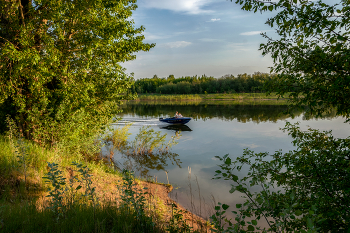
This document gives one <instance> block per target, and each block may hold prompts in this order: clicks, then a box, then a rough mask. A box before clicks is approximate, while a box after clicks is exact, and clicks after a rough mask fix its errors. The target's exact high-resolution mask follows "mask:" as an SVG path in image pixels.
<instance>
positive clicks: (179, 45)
mask: <svg viewBox="0 0 350 233" xmlns="http://www.w3.org/2000/svg"><path fill="white" fill-rule="evenodd" d="M190 44H192V43H191V42H188V41H175V42H169V43H165V44H163V46H164V47H168V48H171V49H173V48H183V47H186V46H189V45H190Z"/></svg>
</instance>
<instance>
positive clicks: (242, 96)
mask: <svg viewBox="0 0 350 233" xmlns="http://www.w3.org/2000/svg"><path fill="white" fill-rule="evenodd" d="M137 99H138V100H163V101H164V100H169V101H171V100H192V101H203V100H253V99H258V100H266V99H270V100H271V99H274V100H276V99H278V95H276V94H270V95H268V96H267V95H266V94H265V93H231V94H226V93H218V94H190V95H185V94H177V95H164V94H140V95H139V96H138V98H137Z"/></svg>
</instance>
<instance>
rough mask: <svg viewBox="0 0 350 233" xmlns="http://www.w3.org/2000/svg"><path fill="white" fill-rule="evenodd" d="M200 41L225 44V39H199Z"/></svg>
mask: <svg viewBox="0 0 350 233" xmlns="http://www.w3.org/2000/svg"><path fill="white" fill-rule="evenodd" d="M199 40H200V41H203V42H223V41H224V40H223V39H213V38H201V39H199Z"/></svg>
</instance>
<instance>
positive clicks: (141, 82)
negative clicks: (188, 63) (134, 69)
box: [131, 72, 277, 94]
mask: <svg viewBox="0 0 350 233" xmlns="http://www.w3.org/2000/svg"><path fill="white" fill-rule="evenodd" d="M276 76H277V74H268V73H260V72H256V73H254V74H246V73H245V74H238V75H237V76H236V77H235V76H233V75H225V76H222V77H220V78H214V77H212V76H206V75H202V76H197V75H195V76H192V77H191V76H185V77H179V78H175V77H174V75H169V76H168V77H167V78H159V77H158V76H157V75H154V76H153V78H143V79H138V80H136V81H135V83H134V85H133V86H132V87H131V92H132V93H138V94H145V93H158V94H207V93H243V92H245V93H247V92H249V93H259V92H265V90H264V84H266V82H268V81H270V80H272V79H274V78H275V77H276Z"/></svg>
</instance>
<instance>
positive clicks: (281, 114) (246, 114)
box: [120, 101, 336, 123]
mask: <svg viewBox="0 0 350 233" xmlns="http://www.w3.org/2000/svg"><path fill="white" fill-rule="evenodd" d="M264 103H265V102H262V101H259V102H257V103H254V102H248V103H246V104H242V103H241V102H234V101H231V102H229V101H221V102H220V101H215V102H208V103H196V104H191V103H187V104H184V103H177V102H175V103H174V102H172V103H170V102H152V103H150V102H140V101H138V102H128V103H125V104H124V105H123V106H122V109H123V112H122V113H121V114H120V116H123V115H131V116H144V117H166V116H173V115H174V113H175V111H178V112H181V113H182V115H184V116H186V117H192V118H193V119H194V120H198V119H202V120H210V119H214V118H218V119H221V120H225V121H226V120H228V121H232V120H237V121H238V122H241V123H246V122H251V121H252V122H255V123H260V122H277V121H278V120H286V119H287V118H290V117H291V116H292V118H295V117H299V116H302V117H303V119H304V120H310V119H313V118H315V117H314V116H313V115H310V114H307V115H304V113H305V110H304V109H299V110H294V111H292V112H290V113H287V110H288V105H281V104H274V105H271V104H269V102H266V104H264ZM335 116H336V114H335V111H334V110H332V109H330V110H329V111H328V112H327V113H325V114H324V115H323V116H322V117H319V118H323V119H331V118H334V117H335Z"/></svg>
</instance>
